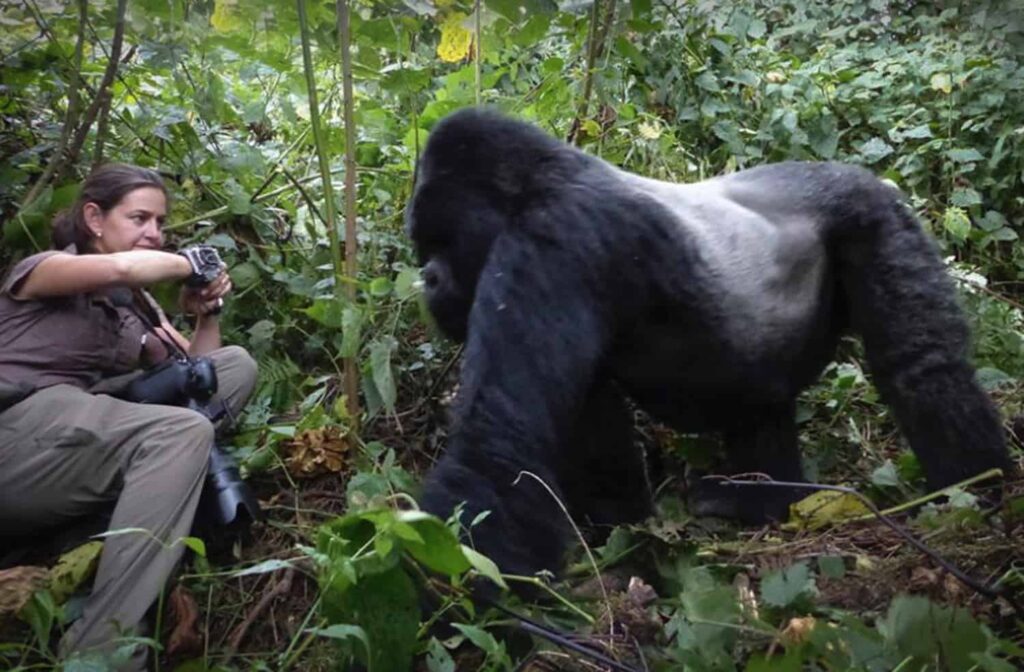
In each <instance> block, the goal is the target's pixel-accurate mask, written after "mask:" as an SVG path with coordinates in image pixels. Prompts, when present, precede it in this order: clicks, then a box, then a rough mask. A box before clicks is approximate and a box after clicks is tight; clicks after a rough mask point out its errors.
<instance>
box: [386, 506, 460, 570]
mask: <svg viewBox="0 0 1024 672" xmlns="http://www.w3.org/2000/svg"><path fill="white" fill-rule="evenodd" d="M408 513H412V512H402V513H399V514H398V517H399V520H403V519H404V520H407V521H408V523H407V524H408V525H410V526H411V527H412V528H413V529H415V530H416V533H417V534H418V535H419V536H420V538H421V541H420V542H418V543H417V542H415V541H413V540H405V543H404V546H405V549H406V550H407V551H408V552H409V554H410V555H411V556H412V557H414V558H415V559H416V560H417V561H418V562H420V563H422V564H423V565H425V566H426V567H429V568H430V569H432V570H434V571H435V572H438V573H439V574H447V575H448V576H457V575H459V574H462V573H463V572H465V571H467V570H468V569H469V568H470V567H471V566H472V565H470V562H469V560H467V559H466V555H465V554H464V553H463V552H462V544H460V543H459V539H458V537H456V536H455V534H454V533H453V532H452V531H451V530H450V529H448V527H447V526H446V525H445V524H444V522H443V521H442V520H441V519H439V518H435V517H433V516H427V517H425V518H419V519H413V520H410V519H409V518H410V517H409V516H408V515H407V514H408ZM416 513H419V512H416Z"/></svg>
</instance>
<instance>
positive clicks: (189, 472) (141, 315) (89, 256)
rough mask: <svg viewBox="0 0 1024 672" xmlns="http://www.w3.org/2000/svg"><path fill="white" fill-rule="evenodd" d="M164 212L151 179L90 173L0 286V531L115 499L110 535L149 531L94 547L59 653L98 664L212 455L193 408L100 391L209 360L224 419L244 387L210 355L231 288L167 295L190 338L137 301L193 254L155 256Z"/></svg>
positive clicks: (152, 585)
mask: <svg viewBox="0 0 1024 672" xmlns="http://www.w3.org/2000/svg"><path fill="white" fill-rule="evenodd" d="M166 216H167V191H166V189H165V187H164V185H163V182H162V181H161V179H160V177H159V175H157V173H155V172H153V171H151V170H148V169H145V168H139V167H135V166H126V165H107V166H104V167H101V168H99V169H98V170H96V171H95V172H94V173H93V174H92V175H90V176H89V178H88V179H87V180H86V181H85V183H84V184H83V185H82V190H81V194H80V196H79V197H78V199H77V201H76V202H75V204H74V206H73V207H72V208H71V209H70V210H69V211H67V212H65V213H63V214H62V215H60V216H58V217H57V219H56V220H55V221H54V228H53V244H54V248H55V249H54V250H50V251H47V252H42V253H40V254H36V255H34V256H31V257H28V258H27V259H24V260H23V261H21V262H20V263H18V264H17V265H15V267H14V268H13V269H12V270H11V272H10V273H9V274H8V275H7V277H6V278H5V279H4V281H3V283H2V285H0V533H3V534H15V535H17V534H26V533H36V532H38V531H39V530H41V529H46V528H51V527H56V526H60V525H62V524H65V523H69V522H71V521H74V520H76V519H80V518H81V517H82V516H84V515H88V514H89V513H90V512H93V511H95V510H97V509H99V508H103V507H104V506H109V504H110V503H111V502H115V501H116V504H115V505H114V510H113V517H112V519H111V521H110V529H111V530H119V529H125V528H142V529H145V530H147V531H148V532H149V534H142V533H126V534H120V535H114V536H111V537H108V538H107V539H106V540H105V541H104V548H103V553H102V555H101V556H100V562H99V567H98V569H97V574H96V580H95V583H94V586H93V590H92V594H91V596H90V597H89V599H88V601H87V603H86V605H85V608H84V613H83V615H82V617H81V618H80V619H79V620H78V621H77V622H75V623H74V625H73V626H72V627H71V628H70V629H69V630H68V631H67V632H66V633H65V635H64V638H63V640H62V642H61V652H62V654H63V655H65V656H66V655H68V654H69V653H71V652H80V651H89V650H98V651H99V652H102V653H109V652H110V651H112V650H113V649H115V648H116V647H117V643H116V642H115V641H114V640H116V639H117V638H118V637H121V636H125V635H131V634H141V631H142V620H143V616H144V614H145V612H146V610H147V609H149V607H150V606H151V605H152V604H153V602H154V601H155V600H156V598H157V596H158V595H159V593H160V591H161V590H162V588H163V586H164V583H165V581H166V580H167V578H168V577H169V575H170V573H171V571H172V569H173V567H174V565H175V563H176V562H177V561H178V559H179V558H180V556H181V554H182V552H183V549H184V546H183V544H182V543H181V542H180V540H181V538H183V537H185V536H188V534H189V530H190V528H191V525H192V519H193V516H194V514H195V510H196V505H197V503H198V502H199V495H200V492H201V489H202V485H203V479H204V476H205V474H206V468H207V460H208V458H209V453H210V449H211V447H212V445H213V434H214V428H213V426H212V425H211V423H210V422H209V421H208V420H207V419H206V418H205V417H204V416H202V415H200V414H199V413H197V412H195V411H192V410H189V409H187V408H180V407H175V406H162V405H143V404H137V403H132V402H127V401H123V400H120V399H115V398H114V397H111V396H108V395H106V394H101V393H100V391H101V390H105V389H110V387H111V380H112V379H115V377H117V376H119V375H121V374H126V373H129V372H131V371H133V370H135V369H138V368H140V367H144V366H147V365H150V364H153V363H155V362H158V361H161V360H162V359H165V358H166V357H168V356H171V355H174V354H175V353H176V351H177V352H178V353H179V354H180V353H181V352H185V353H188V354H189V355H192V356H198V355H206V356H208V357H210V358H211V359H212V360H213V362H214V365H215V367H216V371H217V377H218V381H219V390H220V397H221V399H222V400H223V401H224V403H225V406H226V407H227V408H228V409H229V411H231V412H233V414H237V413H238V412H240V411H241V409H242V407H243V406H244V405H245V402H246V400H247V399H248V397H249V395H250V394H251V392H252V389H253V386H254V384H255V379H256V366H255V363H254V362H253V360H252V358H251V357H249V355H248V354H247V353H246V352H245V351H244V350H242V349H241V348H238V347H221V337H220V324H219V318H218V312H219V307H220V305H221V304H222V302H223V297H225V296H226V295H227V294H228V292H230V291H231V281H230V279H229V278H228V276H227V274H226V273H224V272H223V270H221V272H220V274H219V275H218V276H217V277H216V279H214V280H213V281H212V282H209V283H208V284H207V285H206V286H201V287H189V286H186V287H183V289H182V292H181V297H180V298H181V305H182V307H183V309H184V310H185V311H186V312H188V313H191V314H193V315H195V316H196V326H195V330H194V333H193V334H192V338H191V340H189V339H186V338H185V337H184V336H182V335H181V334H180V333H178V332H177V331H176V330H175V329H174V327H172V326H171V325H170V323H169V322H168V321H167V318H166V316H165V315H164V314H163V312H162V311H160V309H159V307H158V306H157V305H156V303H155V302H154V301H153V300H152V298H151V297H150V296H149V295H148V294H147V293H145V292H144V291H143V290H142V288H143V287H145V286H147V285H149V284H151V283H155V282H160V281H167V280H188V279H190V278H191V279H193V280H195V279H196V275H195V274H196V272H197V271H198V269H197V268H196V267H195V266H194V262H195V257H194V256H193V257H192V261H190V258H189V257H187V256H183V255H182V254H174V253H169V252H163V251H161V250H160V248H161V246H162V245H163V235H162V233H161V226H162V224H163V223H164V220H165V218H166ZM216 272H217V271H216V268H214V274H216ZM122 379H123V378H122ZM156 540H159V541H156ZM145 658H146V650H145V649H141V648H139V649H136V651H135V652H134V654H133V657H132V660H131V661H130V663H128V665H127V667H125V668H124V669H144V665H145Z"/></svg>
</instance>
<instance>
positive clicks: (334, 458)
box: [279, 427, 349, 478]
mask: <svg viewBox="0 0 1024 672" xmlns="http://www.w3.org/2000/svg"><path fill="white" fill-rule="evenodd" d="M279 449H280V451H281V452H282V453H283V455H284V462H285V466H286V467H287V468H288V473H289V474H291V475H292V476H293V477H294V478H310V477H313V476H319V475H322V474H327V473H338V472H340V471H341V470H342V468H343V467H344V466H345V462H344V459H343V458H344V455H345V453H346V452H348V449H349V442H348V437H347V434H346V432H345V431H344V430H342V429H341V428H340V427H318V428H316V429H307V430H304V431H301V432H299V433H298V434H296V435H295V437H294V438H291V439H288V440H286V441H282V442H281V443H280V445H279Z"/></svg>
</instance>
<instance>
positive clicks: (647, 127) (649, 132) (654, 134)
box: [639, 121, 661, 140]
mask: <svg viewBox="0 0 1024 672" xmlns="http://www.w3.org/2000/svg"><path fill="white" fill-rule="evenodd" d="M639 130H640V137H642V138H644V139H646V140H657V139H658V138H660V137H661V128H659V127H658V124H657V123H650V122H646V121H644V122H642V123H641V124H640V128H639Z"/></svg>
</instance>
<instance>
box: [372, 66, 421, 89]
mask: <svg viewBox="0 0 1024 672" xmlns="http://www.w3.org/2000/svg"><path fill="white" fill-rule="evenodd" d="M380 84H381V86H382V87H384V88H385V89H386V90H388V91H391V92H393V93H416V92H417V91H422V90H423V89H425V88H427V87H428V86H429V85H430V73H429V72H428V71H426V70H416V69H415V68H409V67H404V68H402V69H400V70H392V71H391V72H388V73H387V74H386V75H384V78H383V79H382V80H381V83H380Z"/></svg>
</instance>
